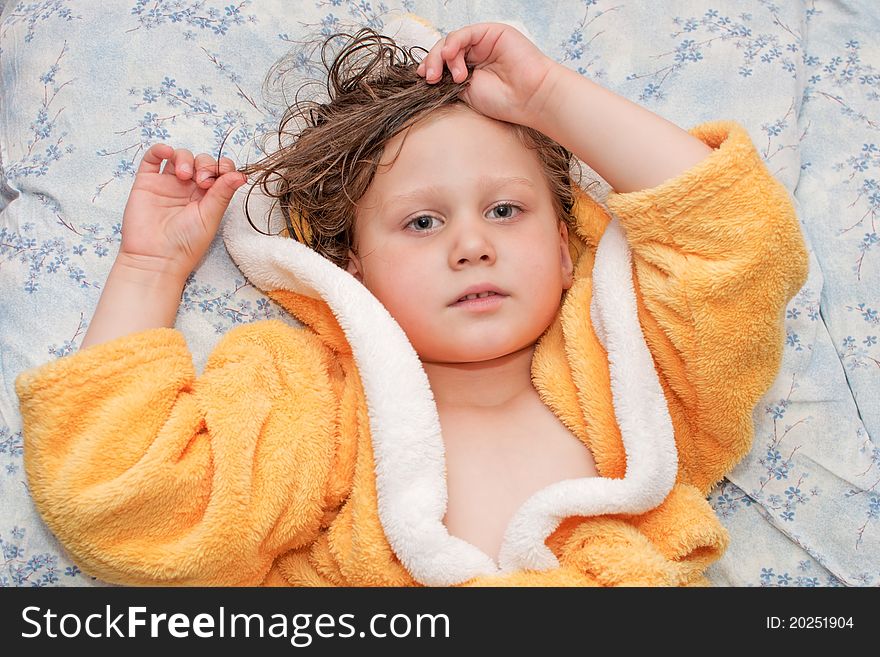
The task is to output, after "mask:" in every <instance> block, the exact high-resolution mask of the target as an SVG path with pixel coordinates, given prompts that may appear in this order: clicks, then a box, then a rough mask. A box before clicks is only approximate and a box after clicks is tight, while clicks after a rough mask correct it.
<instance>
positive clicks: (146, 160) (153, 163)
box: [137, 144, 174, 173]
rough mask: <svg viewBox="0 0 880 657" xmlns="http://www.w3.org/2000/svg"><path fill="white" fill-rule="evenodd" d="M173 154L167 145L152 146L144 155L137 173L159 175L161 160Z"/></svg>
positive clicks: (172, 150)
mask: <svg viewBox="0 0 880 657" xmlns="http://www.w3.org/2000/svg"><path fill="white" fill-rule="evenodd" d="M173 152H174V149H173V148H171V146H168V145H167V144H153V145H152V146H150V147H149V148H148V149H147V152H146V153H144V157H143V158H142V159H141V163H140V164H139V165H138V169H137V173H159V169H160V167H161V166H162V160H165V159H167V158H169V157H171V154H172V153H173Z"/></svg>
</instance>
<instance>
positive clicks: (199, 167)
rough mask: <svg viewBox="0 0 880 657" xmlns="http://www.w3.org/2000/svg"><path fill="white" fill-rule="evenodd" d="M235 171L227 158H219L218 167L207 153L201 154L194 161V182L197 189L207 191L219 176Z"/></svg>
mask: <svg viewBox="0 0 880 657" xmlns="http://www.w3.org/2000/svg"><path fill="white" fill-rule="evenodd" d="M230 171H235V163H234V162H233V161H232V160H231V159H230V158H228V157H221V158H220V162H219V165H218V163H217V161H216V160H215V159H214V158H213V156H211V155H210V154H208V153H201V154H199V156H198V157H196V160H195V181H196V184H197V185H198V186H199V187H202V188H205V189H207V188H208V187H210V186H211V185H213V184H214V181H216V180H217V178H218V177H219V176H222V175H223V174H224V173H228V172H230Z"/></svg>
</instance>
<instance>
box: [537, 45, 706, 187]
mask: <svg viewBox="0 0 880 657" xmlns="http://www.w3.org/2000/svg"><path fill="white" fill-rule="evenodd" d="M543 89H544V90H546V95H545V96H544V98H542V99H536V102H535V104H534V107H535V108H536V110H535V111H534V113H533V114H532V117H531V121H530V123H528V124H527V125H529V127H532V128H534V129H536V130H538V131H540V132H543V133H544V134H545V135H547V136H548V137H550V138H552V139H554V140H556V141H557V142H559V143H560V144H562V145H563V146H565V147H566V148H567V149H568V150H570V151H571V152H572V153H574V155H575V156H576V157H578V158H579V159H580V160H581V161H582V162H584V163H585V164H587V165H588V166H589V167H590V168H591V169H593V170H594V171H595V172H596V173H598V174H599V175H600V176H602V178H604V179H605V180H606V181H607V182H608V184H610V185H611V187H612V188H613V189H614V191H616V192H618V193H625V192H633V191H639V190H642V189H649V188H651V187H656V186H657V185H659V184H660V183H663V182H665V181H666V180H669V179H670V178H674V177H675V176H677V175H678V174H679V173H682V172H683V171H686V170H687V169H689V168H691V167H692V166H693V165H695V164H697V163H698V162H700V161H702V160H703V159H705V157H706V156H707V155H709V154H710V153H711V152H712V149H711V148H709V147H708V146H706V145H705V144H704V143H703V142H702V141H700V140H699V139H697V138H696V137H693V136H691V135H690V134H688V133H687V132H686V131H684V130H682V129H681V128H680V127H678V126H677V125H675V124H674V123H671V122H670V121H667V120H666V119H664V118H662V117H661V116H658V115H657V114H654V113H653V112H651V111H649V110H647V109H645V108H644V107H642V106H641V105H638V104H636V103H633V102H631V101H629V100H627V99H626V98H624V97H622V96H618V95H617V94H615V93H614V92H612V91H610V90H608V89H606V88H604V87H602V86H600V85H598V84H596V83H595V82H593V81H591V80H589V79H587V78H585V77H583V76H582V75H580V74H579V73H577V72H575V71H572V70H571V69H570V68H568V67H566V66H563V65H562V64H558V63H555V62H554V64H553V66H552V67H551V69H550V72H549V73H548V77H547V81H546V84H545V85H544V86H543Z"/></svg>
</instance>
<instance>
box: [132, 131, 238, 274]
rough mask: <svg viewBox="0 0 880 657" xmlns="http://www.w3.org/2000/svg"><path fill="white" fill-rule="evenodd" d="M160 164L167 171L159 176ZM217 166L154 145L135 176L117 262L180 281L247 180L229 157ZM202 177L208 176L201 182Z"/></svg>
mask: <svg viewBox="0 0 880 657" xmlns="http://www.w3.org/2000/svg"><path fill="white" fill-rule="evenodd" d="M163 160H168V161H167V163H166V165H165V170H164V171H163V172H162V173H159V169H160V165H161V164H162V161H163ZM217 169H218V167H217V161H216V160H214V158H213V157H212V156H211V155H208V154H206V153H202V154H200V155H199V156H198V157H196V158H195V160H193V154H192V152H190V151H188V150H186V149H184V148H178V149H176V150H175V149H174V148H171V147H170V146H167V145H165V144H153V145H152V146H151V147H150V148H149V150H147V152H146V153H145V154H144V157H143V159H142V160H141V163H140V166H139V167H138V170H137V174H136V175H135V179H134V184H133V185H132V188H131V193H130V194H129V196H128V203H127V204H126V206H125V213H124V214H123V218H122V244H121V246H120V248H119V254H118V255H117V261H119V262H122V263H123V264H124V265H126V266H132V267H134V268H137V269H144V270H147V271H149V272H154V273H157V274H162V275H171V276H172V277H174V278H177V279H179V280H180V281H181V282H182V281H184V280H185V279H186V277H187V276H188V275H189V273H190V272H191V271H192V270H193V269H195V267H196V265H197V264H198V263H199V260H201V258H202V256H204V254H205V252H206V251H207V250H208V247H209V246H210V244H211V241H212V240H213V239H214V235H215V234H216V233H217V229H218V228H219V227H220V221H221V219H222V218H223V213H224V212H225V211H226V208H227V206H228V205H229V202H230V201H231V200H232V195H233V194H234V193H235V190H236V189H238V188H239V187H241V186H242V185H243V184H244V183H245V182H246V181H247V178H246V176H245V175H244V174H242V173H238V172H236V171H235V163H234V162H233V161H232V160H231V159H229V158H228V157H223V158H220V163H219V171H220V177H219V178H215V176H216V175H217ZM202 174H207V175H208V177H207V178H206V179H205V180H202V181H200V180H199V178H200V177H201V176H202Z"/></svg>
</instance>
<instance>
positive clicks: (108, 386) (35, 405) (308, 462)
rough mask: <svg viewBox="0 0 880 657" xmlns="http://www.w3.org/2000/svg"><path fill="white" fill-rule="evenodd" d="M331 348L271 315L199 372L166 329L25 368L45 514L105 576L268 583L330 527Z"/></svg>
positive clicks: (23, 388) (29, 451)
mask: <svg viewBox="0 0 880 657" xmlns="http://www.w3.org/2000/svg"><path fill="white" fill-rule="evenodd" d="M325 352H326V349H325V348H324V347H323V345H322V344H321V343H320V342H319V341H318V339H317V338H316V337H315V336H314V335H312V334H309V333H308V332H307V331H306V330H305V329H300V328H294V327H291V326H288V325H286V324H284V323H283V322H281V321H279V320H264V321H261V322H256V323H254V324H248V325H244V326H240V327H236V328H234V329H233V330H231V331H230V332H228V333H227V334H226V335H225V336H224V337H223V338H222V339H221V341H220V342H219V343H218V345H217V346H216V347H215V348H214V350H213V351H212V353H211V355H210V358H209V359H208V362H207V364H206V366H205V370H204V373H203V374H202V375H201V376H196V373H195V371H194V367H193V362H192V356H191V354H190V352H189V350H188V348H187V345H186V342H185V339H184V337H183V335H182V334H181V333H180V332H179V331H178V330H175V329H169V328H158V329H149V330H146V331H141V332H138V333H134V334H131V335H128V336H124V337H120V338H117V339H115V340H112V341H109V342H106V343H103V344H98V345H93V346H90V347H87V348H86V349H83V350H81V351H79V352H77V353H74V354H72V355H69V356H65V357H63V358H61V359H59V360H57V361H53V362H50V363H48V364H45V365H43V366H40V367H37V368H34V369H30V370H26V371H24V372H22V373H21V374H19V376H18V377H17V379H16V382H15V387H16V392H17V394H18V397H19V403H20V410H21V417H22V422H23V435H24V463H25V472H26V475H27V479H28V485H29V488H30V493H31V496H32V498H33V500H34V503H35V505H36V507H37V510H38V511H39V513H40V514H41V515H42V517H43V519H44V521H45V522H46V525H47V526H48V527H49V529H50V530H51V531H52V532H53V533H54V534H55V535H56V537H57V538H58V539H59V540H60V542H61V543H62V545H63V546H64V547H65V548H66V549H67V550H68V552H69V553H70V554H71V556H72V557H73V559H74V560H75V561H76V563H77V564H78V565H80V567H81V568H82V570H83V571H84V572H86V573H88V574H90V575H93V576H95V577H98V578H100V579H102V580H105V581H108V582H113V583H118V584H128V585H165V586H175V585H200V586H215V585H227V586H239V585H247V586H255V585H258V584H259V583H260V582H261V580H262V579H263V577H264V576H265V574H266V573H267V572H268V571H269V569H270V567H271V565H272V562H273V560H274V558H275V557H276V556H277V555H278V554H280V553H282V552H285V551H287V550H289V549H295V548H298V547H301V546H305V545H307V544H309V543H311V542H312V541H314V539H315V538H316V537H317V534H318V532H319V530H320V524H321V519H322V515H323V511H324V509H323V506H324V504H323V503H324V499H325V489H326V486H327V482H328V478H329V474H328V472H329V469H330V464H331V461H332V458H333V455H334V445H335V444H336V424H337V421H336V418H337V412H336V411H337V406H338V396H337V393H338V387H337V386H336V385H335V383H334V381H333V380H332V373H331V367H332V365H331V362H330V360H329V359H328V356H327V354H326V353H325Z"/></svg>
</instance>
